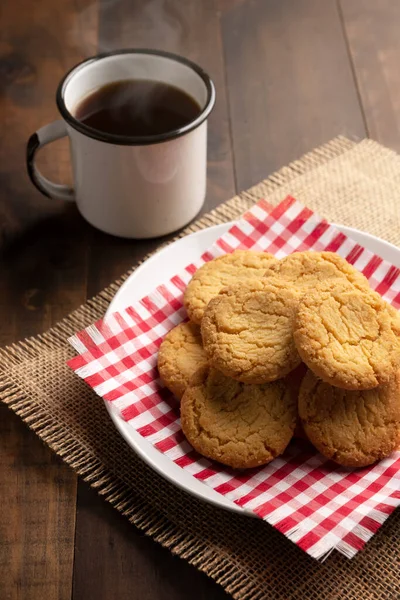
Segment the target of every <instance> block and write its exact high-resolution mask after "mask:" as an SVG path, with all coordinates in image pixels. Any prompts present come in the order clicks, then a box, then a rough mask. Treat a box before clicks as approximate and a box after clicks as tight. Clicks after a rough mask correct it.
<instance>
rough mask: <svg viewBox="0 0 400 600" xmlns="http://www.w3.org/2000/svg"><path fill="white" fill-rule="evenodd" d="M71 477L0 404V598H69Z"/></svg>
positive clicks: (72, 529) (72, 526)
mask: <svg viewBox="0 0 400 600" xmlns="http://www.w3.org/2000/svg"><path fill="white" fill-rule="evenodd" d="M75 489H76V486H75V476H74V475H73V473H72V472H71V471H70V469H69V468H67V467H66V466H65V465H63V464H62V463H61V460H60V459H58V458H57V457H56V456H55V455H54V454H53V453H52V452H50V450H49V449H48V448H47V447H46V446H44V444H42V443H41V441H40V440H39V439H38V438H37V437H36V435H35V434H34V433H32V432H30V431H29V430H27V428H26V426H25V425H24V424H23V423H22V421H20V419H19V418H18V417H17V416H16V415H14V414H12V413H11V412H10V411H9V410H8V409H7V408H6V407H5V406H1V407H0V498H1V511H0V598H2V599H4V600H5V599H7V600H14V599H15V600H25V598H26V599H28V598H29V600H43V598H46V600H47V599H48V600H70V598H71V586H72V566H73V555H74V533H75V507H76V495H75Z"/></svg>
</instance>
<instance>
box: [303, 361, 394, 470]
mask: <svg viewBox="0 0 400 600" xmlns="http://www.w3.org/2000/svg"><path fill="white" fill-rule="evenodd" d="M399 384H400V377H399V374H398V373H397V374H395V375H394V377H393V378H392V379H391V380H390V382H389V383H387V384H385V385H381V386H379V387H376V388H374V389H372V390H360V391H354V390H352V391H351V390H344V389H340V388H335V387H333V386H331V385H329V384H328V383H325V382H323V381H321V380H320V379H318V378H317V377H316V376H315V375H314V374H313V373H312V372H311V371H308V373H307V374H306V376H305V377H304V379H303V382H302V384H301V387H300V395H299V414H300V418H301V421H302V423H303V427H304V430H305V432H306V434H307V437H308V438H309V439H310V441H311V442H312V444H314V446H315V447H316V448H317V449H318V450H319V451H320V452H321V454H323V455H324V456H326V457H327V458H330V459H332V460H334V461H335V462H337V463H339V464H341V465H343V466H346V467H363V466H367V465H370V464H373V463H374V462H376V461H378V460H381V459H382V458H384V457H385V456H388V455H389V454H390V453H391V452H392V451H393V450H395V449H396V448H397V447H398V444H399V442H400V395H399V387H400V386H399Z"/></svg>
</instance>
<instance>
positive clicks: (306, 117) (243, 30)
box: [221, 0, 365, 190]
mask: <svg viewBox="0 0 400 600" xmlns="http://www.w3.org/2000/svg"><path fill="white" fill-rule="evenodd" d="M223 7H224V11H223V13H222V16H221V24H222V33H223V43H224V50H225V57H226V69H227V85H228V94H229V104H230V111H231V112H230V116H231V124H232V125H231V126H232V137H233V150H234V157H235V172H236V185H237V187H238V189H240V190H241V189H245V188H247V187H249V186H251V185H253V184H255V183H257V182H258V181H259V180H261V179H263V178H264V177H266V176H267V175H268V174H269V173H271V172H272V171H274V170H275V169H278V168H279V167H281V166H282V165H284V164H286V163H287V162H289V161H291V160H294V159H296V158H297V157H298V156H300V155H301V154H303V153H304V152H306V151H308V150H311V149H312V148H313V147H314V146H316V145H319V144H321V143H323V142H325V141H327V140H328V139H330V138H332V137H334V136H336V135H338V134H344V135H347V136H349V137H357V138H358V137H363V136H364V135H365V128H364V124H363V118H362V113H361V109H360V106H359V102H358V97H357V90H356V86H355V84H354V80H353V75H352V70H351V65H350V63H349V58H348V54H347V49H346V42H345V38H344V35H343V30H342V26H341V22H340V18H339V13H338V9H337V4H336V1H335V0H325V1H324V2H320V0H280V1H279V2H275V1H274V0H248V1H247V2H239V3H235V5H234V6H233V7H232V8H231V9H229V8H228V7H227V3H226V2H225V3H223Z"/></svg>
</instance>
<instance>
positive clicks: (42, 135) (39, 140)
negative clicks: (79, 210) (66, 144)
mask: <svg viewBox="0 0 400 600" xmlns="http://www.w3.org/2000/svg"><path fill="white" fill-rule="evenodd" d="M66 135H68V134H67V128H66V126H65V122H64V121H63V120H61V119H60V120H59V121H53V123H49V125H45V126H44V127H41V128H40V129H38V130H37V131H36V132H35V133H33V134H32V135H31V137H30V138H29V140H28V143H27V145H26V168H27V170H28V175H29V177H30V179H31V181H32V183H33V185H35V186H36V187H37V189H38V190H39V191H40V192H42V194H44V195H45V196H48V197H49V198H55V199H57V200H68V201H70V202H73V201H74V200H75V192H74V190H73V188H72V187H70V186H69V185H61V184H59V183H53V182H52V181H49V179H46V177H44V176H43V175H42V174H41V173H40V171H38V169H37V168H36V165H35V154H36V151H37V150H39V149H40V148H43V146H45V145H46V144H49V143H50V142H54V141H55V140H59V139H60V138H63V137H65V136H66Z"/></svg>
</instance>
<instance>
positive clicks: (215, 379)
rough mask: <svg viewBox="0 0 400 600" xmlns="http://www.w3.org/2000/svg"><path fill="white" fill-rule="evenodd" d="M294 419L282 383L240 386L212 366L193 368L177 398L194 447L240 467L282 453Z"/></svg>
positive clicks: (292, 404)
mask: <svg viewBox="0 0 400 600" xmlns="http://www.w3.org/2000/svg"><path fill="white" fill-rule="evenodd" d="M296 418H297V402H296V400H295V398H294V397H293V395H292V394H290V392H289V390H288V389H287V387H286V386H285V384H284V382H282V381H276V382H273V383H266V384H262V385H249V384H243V383H240V382H238V381H235V380H233V379H231V378H229V377H226V376H225V375H223V374H222V373H220V372H219V371H217V370H215V369H213V368H212V367H203V368H202V369H200V370H199V371H197V372H196V374H195V375H194V376H193V378H192V380H191V382H190V384H189V386H188V387H187V389H186V391H185V393H184V395H183V398H182V402H181V422H182V429H183V433H184V434H185V436H186V438H187V440H188V441H189V443H190V444H191V445H192V446H193V448H195V450H197V451H198V452H200V454H202V455H203V456H206V457H208V458H211V459H213V460H216V461H218V462H220V463H223V464H225V465H228V466H231V467H233V468H238V469H246V468H251V467H256V466H259V465H264V464H267V463H269V462H270V461H271V460H273V459H274V458H275V457H276V456H278V455H279V454H281V453H282V452H283V451H284V450H285V448H286V446H287V445H288V443H289V441H290V439H291V437H292V435H293V431H294V428H295V424H296Z"/></svg>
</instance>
